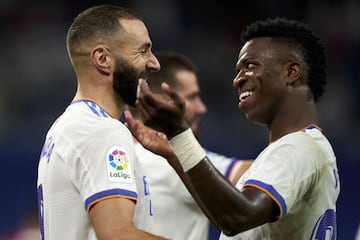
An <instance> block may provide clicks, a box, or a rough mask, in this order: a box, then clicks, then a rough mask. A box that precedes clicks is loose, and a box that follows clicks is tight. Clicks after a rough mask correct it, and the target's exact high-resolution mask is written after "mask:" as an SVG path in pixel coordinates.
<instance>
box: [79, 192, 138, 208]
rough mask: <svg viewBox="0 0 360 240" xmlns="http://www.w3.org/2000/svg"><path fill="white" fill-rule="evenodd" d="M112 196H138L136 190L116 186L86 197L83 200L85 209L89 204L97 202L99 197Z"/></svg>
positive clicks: (135, 197) (130, 197) (132, 197)
mask: <svg viewBox="0 0 360 240" xmlns="http://www.w3.org/2000/svg"><path fill="white" fill-rule="evenodd" d="M113 197H123V198H128V199H133V200H136V199H137V198H138V195H137V193H136V192H133V191H129V190H124V189H118V188H115V189H110V190H105V191H102V192H98V193H95V194H94V195H92V196H90V197H88V198H87V199H86V201H85V209H86V210H88V208H89V207H90V206H91V205H93V204H94V203H96V202H99V201H100V200H101V199H107V198H113Z"/></svg>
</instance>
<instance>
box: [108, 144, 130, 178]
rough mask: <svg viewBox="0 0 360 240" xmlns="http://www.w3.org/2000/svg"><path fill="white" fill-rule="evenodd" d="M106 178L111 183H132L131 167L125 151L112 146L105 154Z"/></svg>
mask: <svg viewBox="0 0 360 240" xmlns="http://www.w3.org/2000/svg"><path fill="white" fill-rule="evenodd" d="M106 161H107V169H108V177H109V180H110V181H112V182H127V183H131V182H132V181H133V176H132V166H131V162H130V158H129V154H128V153H127V152H126V151H125V149H123V148H121V147H119V146H114V147H111V148H110V149H109V150H108V151H107V153H106Z"/></svg>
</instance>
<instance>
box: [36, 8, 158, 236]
mask: <svg viewBox="0 0 360 240" xmlns="http://www.w3.org/2000/svg"><path fill="white" fill-rule="evenodd" d="M67 48H68V54H69V56H70V59H71V62H72V64H73V67H74V69H75V73H76V76H77V83H78V85H77V91H76V94H75V97H74V99H73V100H72V103H71V104H70V105H69V106H68V107H67V108H66V110H65V111H64V112H63V113H62V114H61V116H60V117H59V118H58V119H57V120H56V121H55V122H54V123H53V125H52V126H51V128H50V130H49V131H48V133H47V135H46V140H45V144H44V146H43V149H42V153H41V158H40V162H39V167H38V182H37V189H38V198H39V212H40V226H41V239H52V240H54V239H61V240H63V239H66V240H80V239H89V240H90V239H100V240H101V239H163V238H161V237H157V236H154V235H153V234H150V233H149V232H150V231H151V221H152V219H151V218H152V209H151V202H150V201H151V199H150V194H149V187H148V183H147V178H146V175H145V174H144V171H143V168H142V167H141V165H140V164H139V162H138V158H137V156H136V153H135V149H134V142H133V138H132V136H131V133H130V132H129V130H128V129H127V128H126V127H125V126H124V125H123V124H122V123H121V122H120V121H119V118H120V115H121V114H122V112H123V110H124V107H125V105H126V104H130V105H134V103H135V99H136V88H137V82H138V78H139V77H142V78H145V79H146V78H148V77H149V75H150V73H151V72H153V71H157V70H159V69H160V65H159V62H158V60H157V59H156V57H155V56H154V55H153V53H152V51H151V48H152V42H151V39H150V37H149V33H148V30H147V28H146V26H145V24H144V22H143V20H142V19H141V17H140V16H138V15H137V14H136V13H134V12H133V11H132V10H130V9H126V8H122V7H118V6H112V5H100V6H94V7H92V8H89V9H87V10H85V11H83V12H82V13H80V14H79V15H78V16H77V17H76V18H75V20H74V21H73V23H72V24H71V26H70V28H69V30H68V34H67Z"/></svg>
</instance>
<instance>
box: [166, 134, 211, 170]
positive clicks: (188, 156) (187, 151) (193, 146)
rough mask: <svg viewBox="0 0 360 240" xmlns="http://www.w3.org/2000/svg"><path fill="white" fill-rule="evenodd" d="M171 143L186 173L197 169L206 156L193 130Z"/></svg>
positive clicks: (179, 135) (177, 137)
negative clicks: (194, 168)
mask: <svg viewBox="0 0 360 240" xmlns="http://www.w3.org/2000/svg"><path fill="white" fill-rule="evenodd" d="M169 143H170V145H171V147H172V149H173V151H174V153H175V155H176V156H177V158H178V159H179V162H180V164H181V166H182V168H183V170H184V172H186V171H188V170H190V169H191V168H193V167H195V165H197V164H198V163H199V162H200V161H201V160H202V159H203V158H204V157H205V156H206V152H205V150H204V149H203V148H202V147H201V145H200V144H199V142H198V141H197V139H196V138H195V136H194V134H193V132H192V130H191V128H188V129H187V130H185V131H184V132H182V133H180V134H178V135H176V136H175V137H173V138H172V139H171V140H170V141H169Z"/></svg>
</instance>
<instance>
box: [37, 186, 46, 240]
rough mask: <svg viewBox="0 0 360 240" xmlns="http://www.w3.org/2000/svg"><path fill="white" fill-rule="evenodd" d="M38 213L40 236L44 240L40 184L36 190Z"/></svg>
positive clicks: (42, 201)
mask: <svg viewBox="0 0 360 240" xmlns="http://www.w3.org/2000/svg"><path fill="white" fill-rule="evenodd" d="M37 192H38V211H39V222H40V234H41V240H44V239H45V238H44V199H43V191H42V185H41V184H40V185H39V187H38V189H37Z"/></svg>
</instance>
